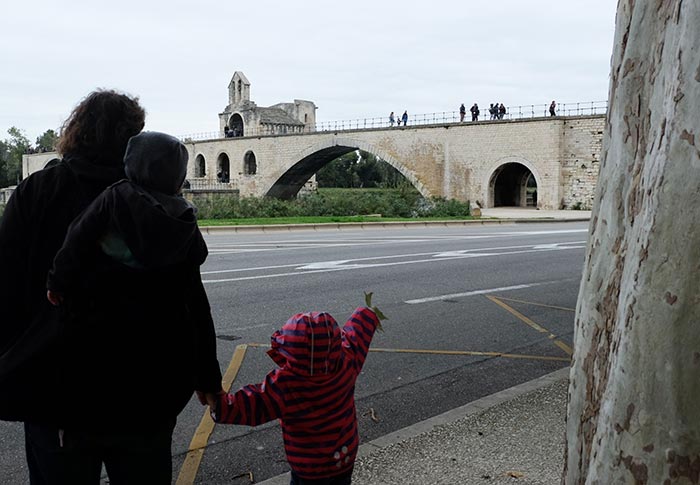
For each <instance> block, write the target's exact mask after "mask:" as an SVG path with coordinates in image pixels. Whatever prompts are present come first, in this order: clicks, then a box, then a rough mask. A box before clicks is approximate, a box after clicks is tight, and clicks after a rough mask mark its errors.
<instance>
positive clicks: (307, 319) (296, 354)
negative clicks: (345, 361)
mask: <svg viewBox="0 0 700 485" xmlns="http://www.w3.org/2000/svg"><path fill="white" fill-rule="evenodd" d="M271 344H272V346H271V348H270V350H269V351H268V352H267V353H268V355H269V356H270V358H272V360H274V361H275V363H276V364H277V365H279V366H280V367H281V368H282V369H285V370H289V371H291V372H293V373H295V374H297V375H302V376H308V377H323V376H330V375H333V374H335V372H336V370H337V369H338V366H339V363H340V360H341V356H342V336H341V331H340V327H339V326H338V323H337V322H336V321H335V319H334V318H333V317H332V316H331V315H329V314H328V313H325V312H309V313H297V314H296V315H294V316H292V317H291V318H290V319H289V320H287V323H285V324H284V326H283V327H282V328H281V329H280V330H278V331H276V332H275V333H273V334H272V337H271Z"/></svg>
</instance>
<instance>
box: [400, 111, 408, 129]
mask: <svg viewBox="0 0 700 485" xmlns="http://www.w3.org/2000/svg"><path fill="white" fill-rule="evenodd" d="M401 121H403V125H404V126H406V123H408V110H406V111H404V112H403V114H402V115H401Z"/></svg>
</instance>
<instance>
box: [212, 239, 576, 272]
mask: <svg viewBox="0 0 700 485" xmlns="http://www.w3.org/2000/svg"><path fill="white" fill-rule="evenodd" d="M583 243H585V241H574V242H572V243H555V244H559V245H561V244H583ZM532 247H533V245H532V244H526V245H522V244H521V245H518V246H497V247H489V248H474V249H463V250H460V251H451V252H450V254H447V253H445V252H442V251H430V252H423V253H407V254H390V255H388V256H368V257H366V258H354V259H346V260H342V262H344V263H356V262H358V261H381V260H385V259H396V258H415V257H423V256H432V257H434V258H442V257H445V256H444V255H446V254H447V255H448V256H450V257H453V258H454V257H456V258H457V259H458V258H459V257H461V256H465V255H466V254H472V253H476V254H484V253H482V252H480V251H502V250H507V249H526V248H532ZM555 249H556V248H555ZM498 254H503V253H498ZM505 254H508V253H505ZM488 255H489V256H492V254H490V253H489V254H488ZM335 262H337V261H312V262H308V263H294V264H278V265H273V266H253V267H249V268H235V269H221V270H212V271H202V274H203V275H206V274H221V273H239V272H243V271H256V270H261V271H263V270H268V269H281V268H302V267H307V266H313V265H318V264H322V263H335Z"/></svg>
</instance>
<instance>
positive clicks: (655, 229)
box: [563, 0, 700, 485]
mask: <svg viewBox="0 0 700 485" xmlns="http://www.w3.org/2000/svg"><path fill="white" fill-rule="evenodd" d="M611 64H612V72H611V79H610V93H609V108H608V115H607V121H606V132H605V135H604V140H603V156H602V163H601V169H600V176H599V179H598V188H597V194H596V201H595V204H594V209H593V215H592V219H591V225H590V234H589V236H590V238H589V242H588V249H587V254H586V259H585V268H584V274H583V279H582V282H581V289H580V293H579V299H578V304H577V309H576V330H575V352H574V357H573V361H572V367H571V375H570V384H569V403H568V417H567V430H566V431H567V446H566V465H565V470H564V476H563V480H564V483H566V484H569V485H574V484H601V485H608V484H617V483H630V484H654V485H657V484H658V485H670V484H691V483H692V484H697V483H700V2H698V1H697V0H654V1H652V0H644V1H642V0H636V1H635V0H622V1H620V2H619V4H618V11H617V18H616V33H615V43H614V50H613V56H612V63H611Z"/></svg>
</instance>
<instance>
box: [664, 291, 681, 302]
mask: <svg viewBox="0 0 700 485" xmlns="http://www.w3.org/2000/svg"><path fill="white" fill-rule="evenodd" d="M664 299H665V300H666V303H668V304H669V305H674V304H675V303H676V301H677V300H678V297H677V296H676V295H674V294H672V293H671V292H670V291H667V292H666V294H665V295H664Z"/></svg>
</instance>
